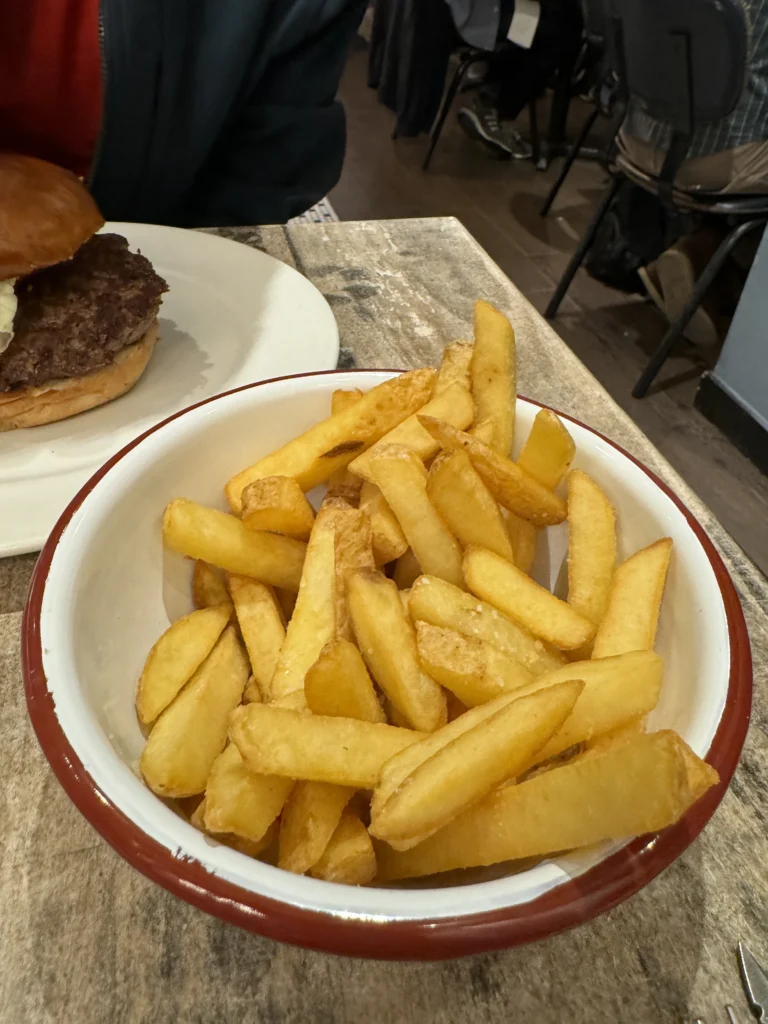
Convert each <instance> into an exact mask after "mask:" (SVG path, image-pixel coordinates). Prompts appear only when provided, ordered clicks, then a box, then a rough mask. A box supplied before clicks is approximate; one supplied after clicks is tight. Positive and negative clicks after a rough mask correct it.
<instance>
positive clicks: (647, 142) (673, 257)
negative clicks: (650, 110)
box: [618, 0, 768, 344]
mask: <svg viewBox="0 0 768 1024" xmlns="http://www.w3.org/2000/svg"><path fill="white" fill-rule="evenodd" d="M739 2H740V4H741V6H742V7H743V8H744V15H745V19H746V22H747V24H748V25H749V26H750V31H749V34H748V42H747V75H746V77H745V80H744V85H743V90H742V94H741V97H740V99H739V101H738V103H737V105H736V108H735V109H734V110H733V112H732V113H731V114H729V115H728V117H726V118H724V119H722V120H720V121H712V122H709V123H708V124H705V125H700V126H698V127H697V128H696V129H695V130H694V133H693V138H692V139H691V144H690V146H689V149H688V153H687V155H686V158H685V159H684V160H683V162H682V163H681V165H680V167H679V168H678V171H677V174H676V176H675V185H676V186H677V187H678V188H680V189H685V190H687V191H691V192H710V193H711V192H717V193H735V192H738V193H748V194H755V195H764V194H766V193H768V0H739ZM669 131H670V129H669V126H668V125H667V124H664V123H663V122H660V121H656V120H654V119H653V118H651V117H649V116H648V115H647V114H646V113H644V112H643V111H642V110H640V109H639V108H638V107H636V106H630V109H629V111H628V112H627V117H626V119H625V121H624V124H623V126H622V128H621V131H620V132H619V136H618V144H619V149H620V150H621V152H622V154H623V155H624V156H625V157H626V159H627V160H629V161H630V162H631V163H632V164H634V165H636V166H637V167H639V168H641V169H642V170H644V171H646V172H647V173H649V174H653V175H658V174H659V173H660V172H661V168H662V166H663V163H664V157H665V154H666V150H667V148H668V145H669ZM728 230H729V228H728V227H727V226H726V225H724V224H723V222H722V220H720V219H718V222H716V223H712V224H708V225H706V226H704V227H703V228H702V229H700V230H699V231H697V232H696V233H695V234H692V235H686V236H684V237H682V238H679V239H678V240H677V241H676V242H675V243H674V244H673V245H671V246H669V247H668V248H667V249H666V250H665V251H664V252H663V253H661V254H660V255H659V256H658V258H657V259H656V260H655V261H653V262H651V263H650V264H649V265H648V266H646V267H645V268H644V269H643V270H642V271H640V276H641V278H642V280H643V282H644V284H645V287H646V289H647V291H648V294H649V295H650V297H651V298H652V299H653V301H654V302H655V303H656V304H657V305H658V306H659V308H660V309H661V310H662V312H663V313H664V314H665V315H666V317H667V319H668V320H669V321H670V322H674V321H675V320H676V319H677V317H678V316H679V315H680V313H681V312H682V310H683V308H684V307H685V305H686V304H687V302H688V299H689V298H690V296H691V294H692V292H693V289H694V287H695V284H696V280H697V278H698V277H699V275H700V274H701V273H702V272H703V270H704V268H705V267H706V265H707V262H708V261H709V258H710V257H711V256H712V254H713V253H714V251H715V249H716V248H717V246H718V244H719V243H720V241H721V240H722V239H723V237H724V236H725V234H726V233H727V231H728ZM758 240H759V236H758V235H756V236H755V237H754V238H752V239H750V240H748V242H746V243H745V244H743V245H742V246H741V247H740V248H737V251H736V253H735V261H736V265H735V266H734V261H733V260H731V261H729V263H728V264H727V265H726V267H725V268H724V270H723V271H722V272H721V274H720V276H719V278H718V279H717V280H716V281H715V284H714V286H713V287H711V288H710V289H709V293H708V295H707V296H706V297H705V301H704V302H703V303H702V305H701V306H700V307H699V309H698V310H697V311H696V313H695V314H694V316H693V318H692V320H691V322H690V324H689V325H688V328H687V329H686V331H685V335H686V337H687V338H688V339H689V340H691V341H694V342H697V343H699V344H714V343H716V342H717V341H718V339H719V338H721V337H722V336H724V331H725V329H726V327H727V321H728V317H729V315H732V313H733V310H734V309H735V306H736V302H737V301H738V294H739V290H740V286H741V284H743V281H744V280H745V279H746V273H747V271H748V269H749V265H750V264H751V261H752V257H753V256H754V252H755V250H756V247H757V242H758ZM739 264H740V266H739Z"/></svg>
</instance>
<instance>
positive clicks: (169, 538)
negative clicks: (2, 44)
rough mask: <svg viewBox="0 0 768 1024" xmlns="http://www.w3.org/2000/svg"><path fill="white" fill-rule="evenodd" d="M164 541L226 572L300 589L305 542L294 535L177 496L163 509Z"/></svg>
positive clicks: (174, 548) (175, 549) (175, 548)
mask: <svg viewBox="0 0 768 1024" xmlns="http://www.w3.org/2000/svg"><path fill="white" fill-rule="evenodd" d="M163 541H164V543H165V544H166V545H167V546H168V547H169V548H173V550H174V551H178V552H179V554H182V555H186V556H187V557H188V558H201V559H203V561H206V562H210V563H211V564H212V565H217V566H218V567H219V568H220V569H226V570H227V571H228V572H237V573H242V574H243V576H252V577H253V579H256V580H259V581H260V582H261V583H270V584H272V585H273V586H275V587H285V588H286V589H287V590H298V589H299V580H300V579H301V567H302V566H303V564H304V554H305V552H306V550H307V545H306V544H304V543H302V542H301V541H300V540H294V539H293V538H292V537H281V536H279V534H276V533H261V532H257V531H255V530H249V529H247V527H245V526H243V524H242V523H241V522H240V520H239V519H236V518H235V516H230V515H227V513H226V512H218V511H217V510H216V509H213V508H206V507H205V506H204V505H198V504H197V502H194V501H188V500H187V499H186V498H175V499H174V500H173V501H171V502H169V504H168V505H167V506H166V509H165V512H164V513H163Z"/></svg>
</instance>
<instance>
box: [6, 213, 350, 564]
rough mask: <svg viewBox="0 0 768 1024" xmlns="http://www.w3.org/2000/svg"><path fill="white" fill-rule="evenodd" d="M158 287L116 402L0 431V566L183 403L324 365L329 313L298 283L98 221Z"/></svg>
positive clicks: (328, 357) (330, 363)
mask: <svg viewBox="0 0 768 1024" xmlns="http://www.w3.org/2000/svg"><path fill="white" fill-rule="evenodd" d="M103 230H104V231H116V232H118V233H119V234H121V235H125V237H126V238H127V239H128V241H129V242H130V245H131V248H132V249H140V250H141V252H143V253H144V255H145V256H147V257H149V259H150V260H151V261H152V263H153V264H154V267H155V269H156V270H157V272H158V273H159V274H160V275H161V276H162V277H164V278H165V280H166V281H167V282H168V285H169V289H170V290H169V291H168V292H167V293H166V295H165V296H164V298H163V304H162V306H161V308H160V315H159V323H160V338H161V343H160V344H159V345H158V346H157V348H156V349H155V352H154V355H153V356H152V359H151V360H150V363H149V366H148V367H147V369H146V372H145V373H144V375H143V376H142V378H141V379H140V380H139V382H138V383H137V384H136V386H135V387H134V388H133V389H132V390H131V391H129V392H128V394H127V395H124V396H123V397H122V398H119V399H117V400H115V401H114V402H110V403H109V404H108V405H104V406H101V407H100V408H98V409H92V410H91V411H90V412H85V413H82V414H81V415H80V416H75V417H72V418H70V419H67V420H62V421H61V422H60V423H51V424H49V425H48V426H45V427H32V428H28V429H26V430H12V431H7V432H3V433H0V557H2V556H5V555H15V554H23V553H24V552H27V551H37V550H39V549H40V548H41V547H42V545H43V543H44V541H45V538H46V537H47V536H48V534H49V533H50V531H51V529H52V527H53V525H54V523H55V522H56V520H57V519H58V518H59V516H60V515H61V513H62V512H63V511H64V509H65V508H66V506H67V505H68V503H69V502H70V500H71V499H72V498H73V496H74V495H75V494H76V493H77V491H78V490H79V489H80V487H81V486H82V485H83V484H84V483H85V481H86V480H87V479H88V478H89V477H90V476H91V474H92V473H93V472H94V470H96V469H98V467H99V466H100V465H101V464H102V463H103V462H104V461H105V460H106V459H108V458H109V457H110V456H111V455H113V454H114V453H115V452H116V451H118V450H119V449H120V448H122V447H123V446H124V445H125V444H127V443H128V442H129V441H130V440H131V439H132V438H134V437H136V436H137V435H138V434H140V433H142V432H143V431H144V430H147V429H148V428H149V427H151V426H152V425H153V424H155V423H157V422H159V421H160V420H162V419H164V418H165V417H166V416H169V415H170V414H171V413H173V412H176V411H177V410H179V409H183V408H184V407H185V406H187V405H191V404H192V403H194V402H198V401H200V400H201V399H203V398H207V397H208V396H210V395H215V394H217V393H218V392H220V391H227V390H229V389H230V388H235V387H238V386H239V385H240V384H249V383H251V382H252V381H257V380H265V379H267V378H269V377H279V376H282V375H284V374H289V373H307V372H309V371H310V370H329V369H333V368H334V367H335V366H336V362H337V360H338V355H339V334H338V330H337V327H336V321H335V319H334V316H333V313H332V312H331V309H330V306H329V305H328V303H327V302H326V301H325V299H324V298H323V296H322V295H321V294H320V292H319V291H318V290H317V289H316V288H315V286H314V285H313V284H311V283H310V282H309V281H308V280H307V279H306V278H304V277H302V276H301V274H299V273H297V272H296V271H295V270H293V269H292V268H291V267H288V266H286V265H285V264H284V263H280V261H279V260H276V259H273V257H271V256H267V255H266V253H263V252H259V251H258V250H257V249H251V248H249V247H248V246H246V245H241V244H240V243H238V242H232V241H229V240H228V239H225V238H219V237H218V236H216V235H207V234H201V233H200V232H197V231H184V230H182V229H180V228H167V227H158V226H156V225H151V224H106V225H105V227H104V229H103Z"/></svg>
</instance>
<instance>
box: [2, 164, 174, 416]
mask: <svg viewBox="0 0 768 1024" xmlns="http://www.w3.org/2000/svg"><path fill="white" fill-rule="evenodd" d="M103 224H104V218H103V217H102V216H101V213H100V212H99V209H98V207H97V206H96V203H95V202H94V200H93V198H92V197H91V195H90V193H89V192H88V190H87V189H86V188H85V186H84V185H83V183H82V182H81V181H80V179H79V178H77V177H76V176H75V175H74V174H71V173H70V172H69V171H67V170H64V169H63V168H61V167H56V166H54V165H53V164H49V163H46V162H45V161H43V160H36V159H33V158H32V157H27V156H19V155H16V154H12V153H0V430H14V429H16V428H19V427H34V426H39V425H41V424H43V423H53V422H55V421H56V420H61V419H64V418H66V417H67V416H74V415H76V414H77V413H80V412H84V411H85V410H86V409H93V408H94V407H95V406H97V405H103V404H104V403H105V402H110V401H111V400H112V399H113V398H117V397H118V396H119V395H123V394H125V392H126V391H128V390H129V389H130V388H132V387H133V385H134V384H135V383H136V381H137V380H138V379H139V377H140V376H141V374H142V373H143V372H144V370H145V369H146V366H147V363H148V362H149V359H150V357H151V355H152V350H153V349H154V347H155V345H156V344H157V341H158V337H159V335H158V328H157V313H158V310H159V308H160V303H161V301H162V296H163V293H164V292H166V291H167V290H168V286H167V284H166V283H165V281H164V280H163V279H162V278H161V277H160V276H159V275H158V274H156V273H155V271H154V269H153V267H152V264H151V263H150V262H149V260H148V259H147V258H146V257H145V256H142V255H140V254H139V253H133V252H131V251H130V250H129V248H128V242H127V240H126V239H125V238H123V237H122V235H116V234H96V232H97V231H98V230H99V229H100V228H101V227H102V226H103Z"/></svg>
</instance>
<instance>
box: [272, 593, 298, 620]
mask: <svg viewBox="0 0 768 1024" xmlns="http://www.w3.org/2000/svg"><path fill="white" fill-rule="evenodd" d="M273 589H274V594H275V600H276V601H277V605H278V607H279V609H280V614H281V615H282V617H283V622H284V623H287V622H290V621H291V619H292V617H293V609H294V608H295V607H296V597H297V591H295V590H284V589H283V588H282V587H274V588H273Z"/></svg>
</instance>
